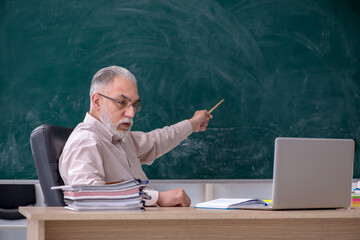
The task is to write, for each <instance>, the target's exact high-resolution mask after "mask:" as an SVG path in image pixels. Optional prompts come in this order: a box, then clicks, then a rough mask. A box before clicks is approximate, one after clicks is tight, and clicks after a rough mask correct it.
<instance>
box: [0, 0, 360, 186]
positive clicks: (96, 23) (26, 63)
mask: <svg viewBox="0 0 360 240" xmlns="http://www.w3.org/2000/svg"><path fill="white" fill-rule="evenodd" d="M359 43H360V4H359V1H356V0H353V1H350V0H338V1H336V0H327V1H325V0H323V1H320V0H318V1H317V0H302V1H291V0H289V1H286V0H281V1H280V0H266V1H265V0H242V1H241V0H236V1H235V0H234V1H226V0H224V1H220V0H219V1H214V0H201V1H196V0H187V1H181V0H158V1H156V0H154V1H148V0H136V1H133V0H129V1H121V0H119V1H110V0H109V1H100V0H95V1H90V0H89V1H85V0H83V1H81V0H68V1H58V0H33V1H28V0H3V1H0V99H1V101H0V109H1V121H0V179H36V178H37V176H36V172H35V167H34V164H33V159H32V156H31V150H30V144H29V136H30V133H31V131H32V130H33V129H34V128H35V127H37V126H39V125H41V124H45V123H47V124H54V125H61V126H66V127H75V126H76V125H77V124H78V123H79V122H81V121H82V120H83V118H84V116H85V113H86V111H87V110H88V109H89V97H88V90H89V85H90V81H91V78H92V76H93V74H95V72H96V71H97V70H99V69H100V68H102V67H106V66H109V65H119V66H123V67H126V68H128V69H129V70H130V71H131V72H133V73H134V75H135V76H136V77H137V79H138V82H139V94H140V97H141V101H142V103H143V105H144V108H143V111H142V112H141V113H139V114H137V115H136V117H135V119H134V120H135V123H134V127H133V129H134V130H141V131H150V130H152V129H155V128H159V127H163V126H165V125H170V124H173V123H176V122H178V121H181V120H183V119H185V118H189V117H191V116H192V114H193V112H194V111H195V110H198V109H210V108H211V107H212V106H213V105H215V104H216V103H217V102H218V101H219V100H221V99H223V98H224V99H225V102H224V103H223V104H222V105H221V106H220V107H219V108H218V109H216V110H215V111H214V112H213V115H214V119H213V120H212V121H211V123H210V126H209V129H208V130H207V131H206V132H202V133H198V134H193V135H192V136H190V137H189V138H188V139H187V140H185V141H184V142H182V144H181V145H180V146H178V147H177V148H176V149H174V150H173V151H172V152H170V153H168V154H166V155H165V156H163V157H161V158H160V159H158V160H157V161H156V162H155V163H154V164H153V165H152V166H145V167H144V169H145V171H146V173H147V174H148V177H149V178H151V179H269V178H272V168H273V147H274V139H275V138H276V137H279V136H287V137H324V138H354V139H356V140H357V145H356V146H357V148H359V141H360V64H359V61H360V44H359ZM354 177H357V178H358V177H360V155H359V154H358V152H356V156H355V167H354Z"/></svg>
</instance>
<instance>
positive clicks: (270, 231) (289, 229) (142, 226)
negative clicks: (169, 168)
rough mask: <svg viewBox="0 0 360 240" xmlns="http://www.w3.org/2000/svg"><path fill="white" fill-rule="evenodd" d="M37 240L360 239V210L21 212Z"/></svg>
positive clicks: (30, 239) (30, 235) (37, 209)
mask: <svg viewBox="0 0 360 240" xmlns="http://www.w3.org/2000/svg"><path fill="white" fill-rule="evenodd" d="M20 212H21V213H22V214H23V215H24V216H26V217H27V219H28V225H27V236H28V238H27V239H28V240H33V239H41V240H43V239H46V240H51V239H142V240H150V239H189V238H193V239H264V238H266V239H279V238H281V239H304V238H311V239H360V208H357V209H351V210H346V209H338V210H305V211H256V210H213V209H196V208H192V207H191V208H147V209H146V211H145V212H73V211H70V210H66V209H64V208H60V207H20Z"/></svg>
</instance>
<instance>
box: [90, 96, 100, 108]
mask: <svg viewBox="0 0 360 240" xmlns="http://www.w3.org/2000/svg"><path fill="white" fill-rule="evenodd" d="M100 101H101V100H100V95H99V94H98V93H94V94H93V95H92V96H91V104H92V107H93V109H94V110H96V111H99V109H100Z"/></svg>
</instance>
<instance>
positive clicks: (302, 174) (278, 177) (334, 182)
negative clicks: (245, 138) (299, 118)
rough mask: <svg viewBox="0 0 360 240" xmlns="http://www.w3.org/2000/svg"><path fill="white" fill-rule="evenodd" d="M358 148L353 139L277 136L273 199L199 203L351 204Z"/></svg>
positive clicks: (210, 205)
mask: <svg viewBox="0 0 360 240" xmlns="http://www.w3.org/2000/svg"><path fill="white" fill-rule="evenodd" d="M354 152H355V142H354V140H352V139H320V138H277V139H276V140H275V153H274V172H273V199H272V203H270V202H269V201H261V200H259V199H226V198H225V199H224V198H223V199H216V201H214V200H213V201H209V202H205V203H199V204H197V205H196V207H197V208H204V207H205V208H253V209H314V208H315V209H321V208H343V207H350V205H351V188H352V177H353V165H354ZM249 200H256V201H249ZM226 205H228V206H226ZM220 206H221V207H220Z"/></svg>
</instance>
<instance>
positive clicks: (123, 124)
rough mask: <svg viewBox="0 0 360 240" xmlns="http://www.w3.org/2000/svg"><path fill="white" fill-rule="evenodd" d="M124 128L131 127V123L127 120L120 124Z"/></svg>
mask: <svg viewBox="0 0 360 240" xmlns="http://www.w3.org/2000/svg"><path fill="white" fill-rule="evenodd" d="M120 125H121V127H122V128H123V129H129V128H130V127H131V123H128V122H125V123H121V124H120Z"/></svg>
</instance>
